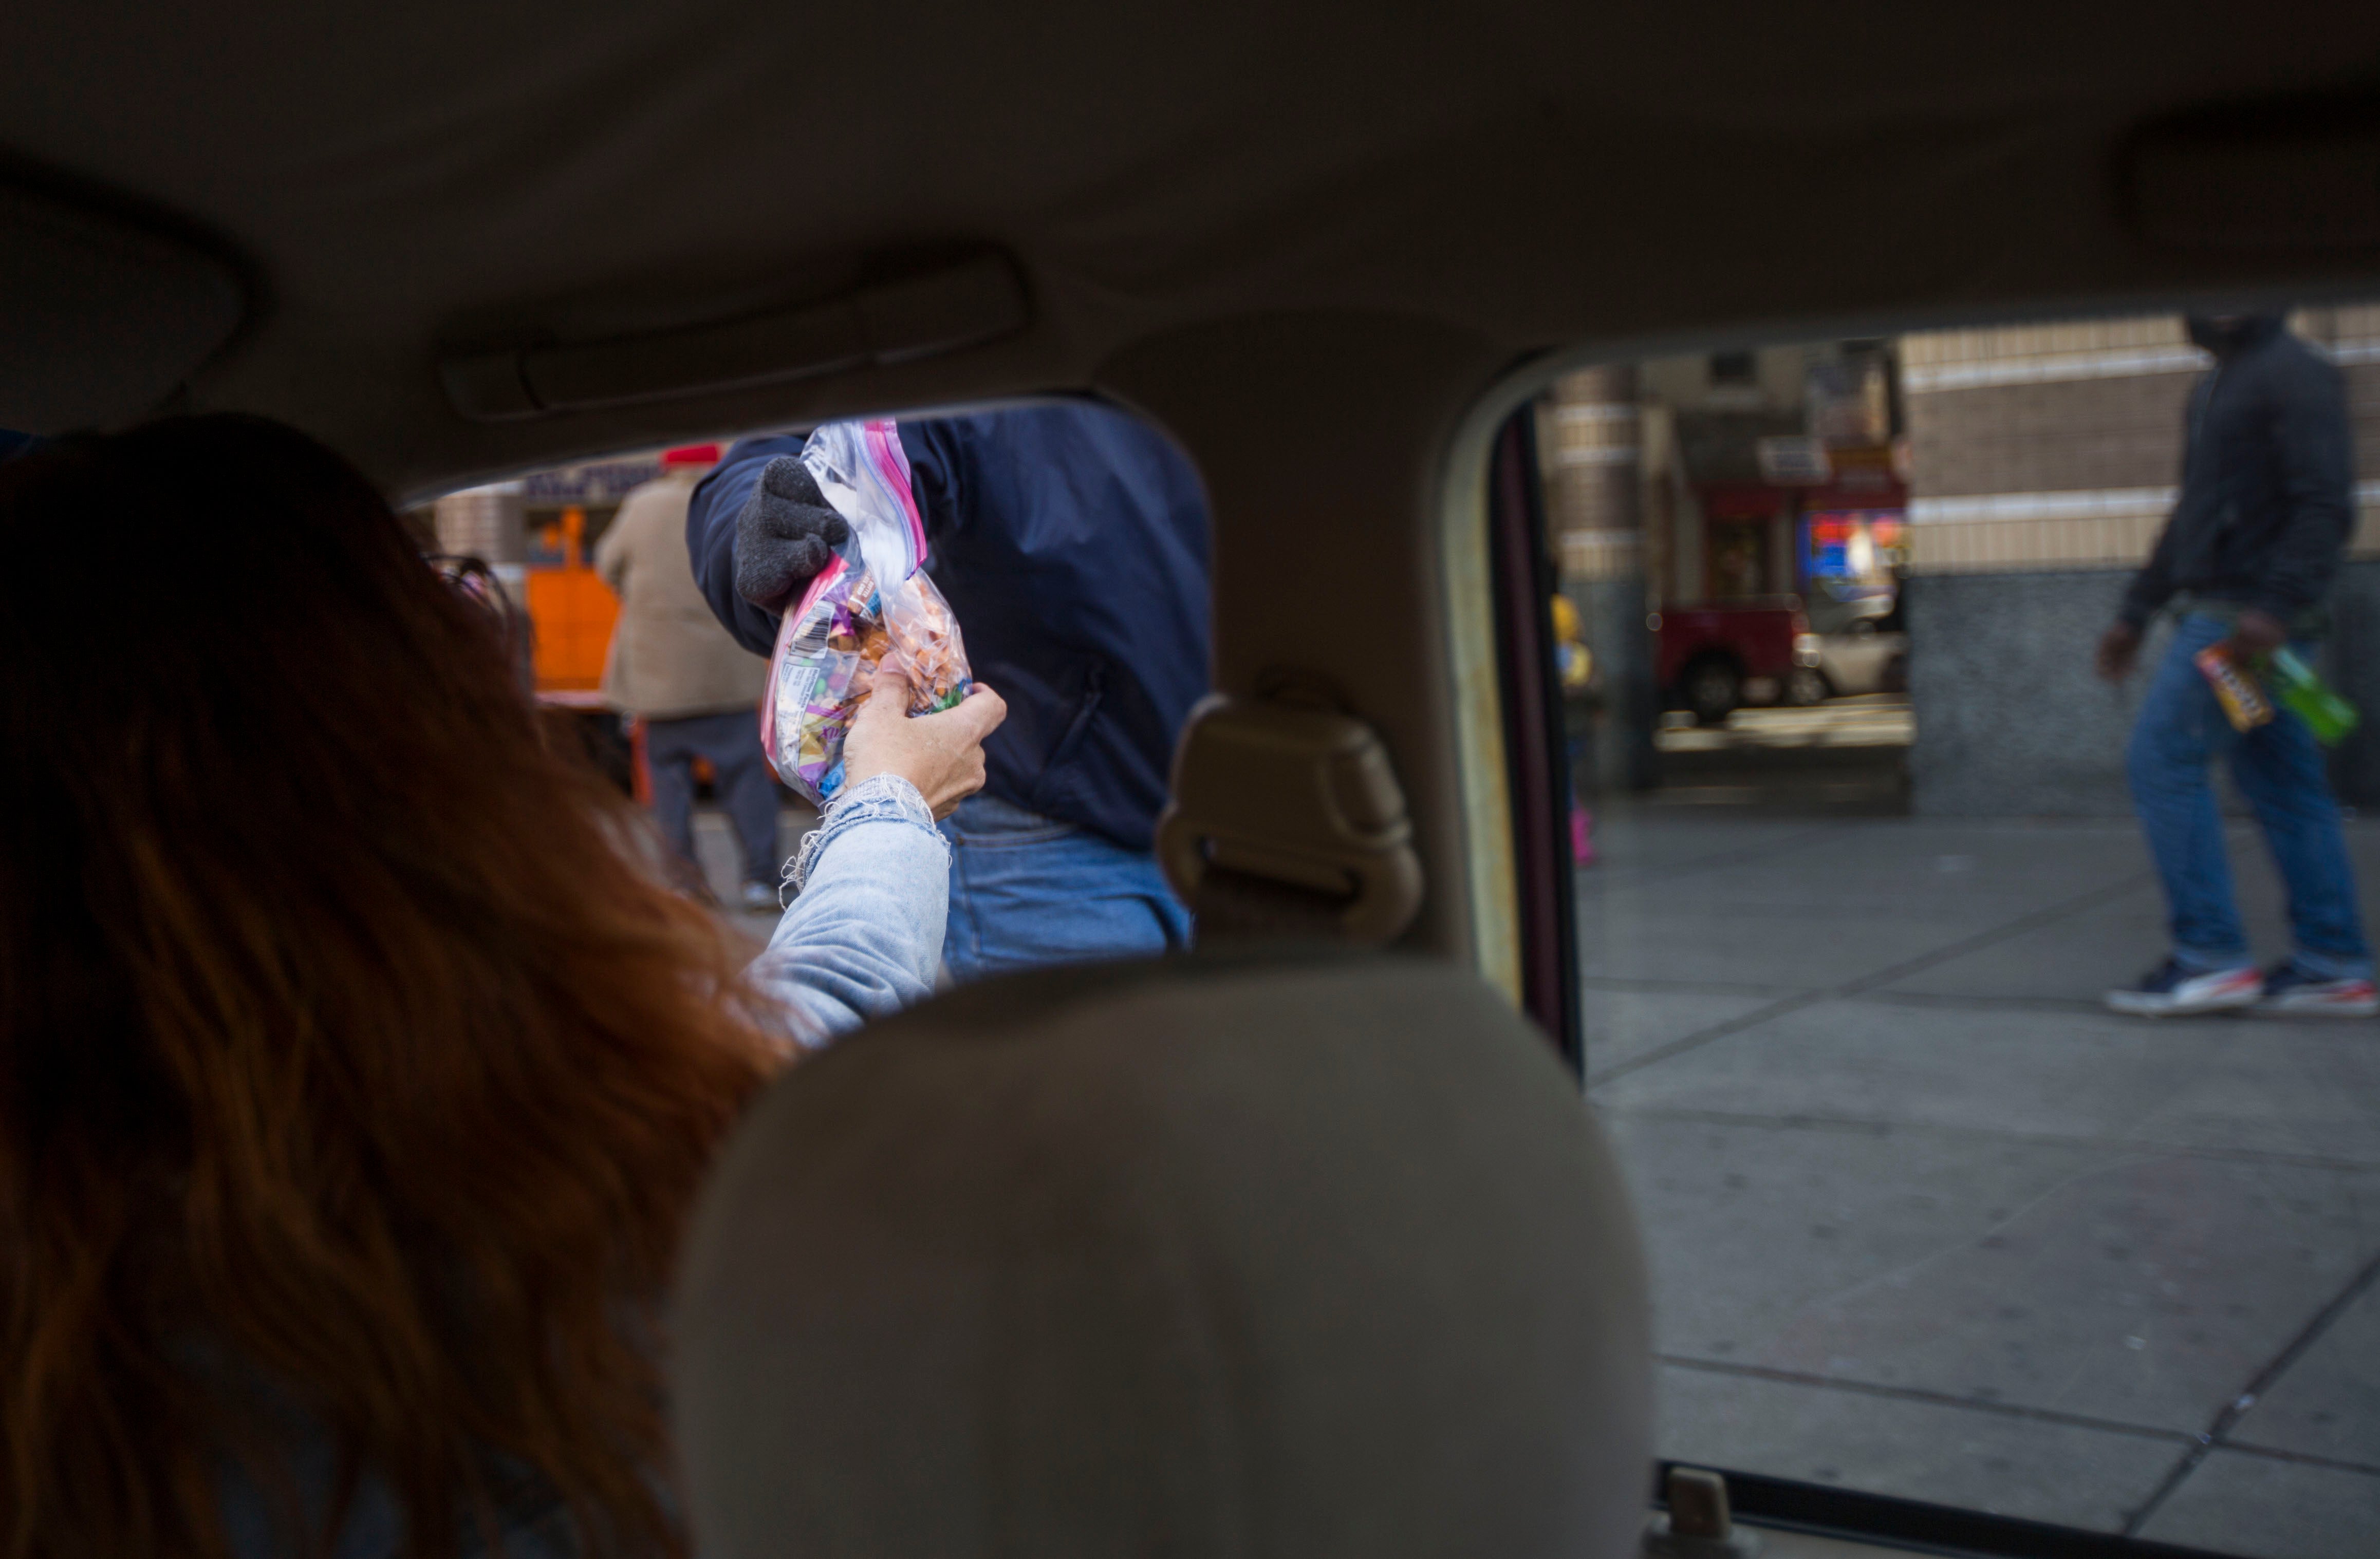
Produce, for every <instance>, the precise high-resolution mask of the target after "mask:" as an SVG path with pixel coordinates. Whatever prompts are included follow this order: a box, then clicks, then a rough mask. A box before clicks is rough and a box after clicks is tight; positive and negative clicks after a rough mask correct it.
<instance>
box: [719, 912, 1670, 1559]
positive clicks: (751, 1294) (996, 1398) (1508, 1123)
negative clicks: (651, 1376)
mask: <svg viewBox="0 0 2380 1559" xmlns="http://www.w3.org/2000/svg"><path fill="white" fill-rule="evenodd" d="M672 1339H673V1354H674V1414H675V1419H676V1425H677V1434H678V1445H679V1449H680V1454H681V1456H682V1458H683V1466H684V1469H685V1475H686V1490H687V1493H688V1496H689V1500H690V1504H691V1510H690V1516H691V1518H692V1521H693V1526H694V1535H695V1541H696V1547H697V1551H698V1553H702V1554H704V1555H706V1559H759V1556H762V1555H767V1556H771V1559H775V1556H781V1555H783V1556H794V1555H798V1556H802V1559H827V1556H830V1555H837V1556H840V1555H851V1556H858V1555H866V1556H868V1559H906V1556H911V1555H915V1556H917V1559H925V1556H928V1555H931V1556H933V1559H965V1556H970V1555H1020V1556H1021V1555H1026V1554H1031V1555H1037V1556H1041V1555H1069V1556H1071V1555H1081V1556H1083V1559H1092V1556H1097V1559H1115V1556H1118V1555H1125V1554H1134V1555H1140V1554H1160V1553H1161V1554H1170V1555H1184V1556H1203V1555H1224V1554H1280V1555H1296V1556H1298V1559H1324V1556H1329V1555H1346V1556H1348V1559H1356V1556H1361V1559H1397V1556H1399V1555H1407V1554H1413V1555H1420V1554H1432V1555H1447V1554H1481V1555H1495V1556H1497V1559H1531V1556H1535V1555H1545V1556H1548V1559H1551V1556H1553V1555H1557V1554H1558V1555H1561V1556H1562V1559H1605V1556H1609V1559H1617V1556H1618V1555H1620V1554H1621V1553H1623V1552H1624V1551H1626V1550H1627V1549H1628V1548H1629V1546H1630V1545H1631V1544H1632V1543H1633V1541H1634V1540H1635V1537H1636V1534H1637V1532H1638V1530H1639V1529H1640V1528H1641V1527H1642V1525H1643V1522H1644V1517H1645V1509H1646V1505H1647V1498H1648V1494H1649V1481H1650V1470H1651V1464H1650V1455H1651V1444H1650V1437H1649V1432H1648V1419H1649V1405H1648V1404H1649V1384H1648V1371H1649V1364H1648V1356H1647V1349H1648V1343H1647V1335H1646V1329H1645V1277H1644V1271H1643V1264H1642V1258H1641V1256H1640V1253H1639V1251H1638V1247H1637V1240H1636V1234H1635V1229H1634V1227H1633V1222H1632V1220H1631V1217H1630V1214H1629V1211H1628V1206H1627V1202H1626V1201H1625V1198H1624V1196H1623V1193H1622V1190H1621V1180H1620V1176H1619V1173H1618V1170H1617V1168H1616V1166H1614V1164H1613V1162H1612V1158H1611V1155H1610V1154H1609V1151H1608V1150H1607V1149H1606V1147H1605V1145H1604V1143H1603V1142H1602V1140H1601V1137H1600V1135H1599V1134H1598V1132H1597V1129H1596V1127H1595V1125H1594V1122H1593V1120H1592V1119H1591V1118H1590V1117H1589V1116H1588V1114H1587V1111H1586V1109H1585V1106H1584V1105H1583V1104H1582V1102H1581V1100H1580V1097H1579V1093H1578V1088H1577V1084H1576V1082H1574V1081H1573V1079H1572V1078H1571V1077H1570V1076H1569V1074H1568V1073H1566V1072H1565V1071H1563V1070H1562V1069H1561V1067H1560V1065H1559V1064H1558V1063H1557V1061H1556V1060H1555V1058H1554V1056H1553V1053H1552V1051H1551V1049H1550V1047H1548V1045H1547V1044H1546V1042H1545V1041H1544V1039H1543V1038H1542V1037H1541V1036H1540V1035H1538V1034H1537V1033H1536V1032H1535V1031H1534V1030H1532V1029H1530V1028H1529V1027H1528V1026H1527V1025H1526V1024H1525V1023H1524V1021H1522V1020H1521V1019H1520V1018H1519V1017H1518V1016H1516V1015H1515V1014H1514V1013H1513V1012H1512V1009H1510V1008H1509V1007H1508V1006H1506V1005H1505V1004H1504V1003H1503V1002H1501V1001H1500V1000H1499V999H1498V998H1497V997H1495V996H1494V995H1493V994H1491V993H1490V992H1489V991H1488V989H1487V988H1486V987H1484V986H1483V985H1480V984H1479V983H1478V982H1477V981H1476V980H1475V979H1474V978H1473V977H1471V976H1469V975H1467V974H1464V973H1459V972H1457V971H1455V970H1453V969H1451V968H1449V967H1445V966H1441V965H1437V964H1431V963H1423V962H1418V961H1395V960H1390V959H1382V958H1354V957H1337V958H1331V959H1329V960H1327V961H1315V960H1313V959H1307V960H1305V961H1283V960H1281V959H1279V958H1277V957H1276V958H1272V959H1255V958H1247V957H1243V958H1240V959H1238V960H1231V961H1206V960H1188V961H1175V962H1171V963H1166V964H1153V965H1139V966H1125V965H1117V966H1109V967H1107V968H1100V969H1091V970H1083V971H1070V972H1065V973H1056V974H1049V975H1034V976H1027V977H1024V978H1021V979H1009V980H1002V981H997V982H993V983H991V984H990V985H980V986H976V987H973V988H970V989H966V990H962V991H959V992H957V993H954V994H953V995H951V996H947V997H942V998H940V999H938V1000H935V1001H933V1002H930V1003H929V1004H927V1005H926V1006H924V1007H921V1008H919V1009H917V1010H915V1011H912V1012H909V1013H907V1014H905V1015H903V1016H902V1017H900V1018H897V1019H894V1020H892V1021H888V1022H885V1023H882V1024H880V1025H878V1026H876V1027H873V1028H869V1029H867V1030H864V1031H862V1032H861V1033H857V1034H856V1035H854V1036H853V1037H852V1038H850V1039H847V1040H845V1041H844V1042H843V1044H842V1045H839V1046H838V1047H836V1048H835V1049H833V1050H831V1051H829V1052H827V1053H826V1054H825V1055H823V1056H821V1057H817V1058H815V1059H812V1060H809V1061H806V1062H804V1063H803V1064H801V1065H800V1066H798V1067H797V1068H795V1070H793V1071H792V1072H791V1073H789V1074H788V1075H787V1076H786V1077H785V1078H784V1079H783V1080H782V1081H781V1082H779V1083H778V1084H777V1085H776V1086H775V1087H774V1088H773V1089H772V1090H771V1092H770V1093H769V1094H767V1095H766V1096H765V1097H763V1098H762V1099H761V1101H760V1102H759V1105H758V1106H756V1107H755V1109H754V1110H753V1112H752V1115H751V1118H749V1119H748V1120H747V1122H746V1123H745V1124H744V1126H743V1127H742V1129H741V1130H740V1131H739V1132H738V1133H737V1135H736V1136H735V1139H734V1141H733V1142H732V1143H731V1144H730V1146H729V1148H728V1150H727V1152H726V1154H725V1156H724V1159H723V1161H722V1165H721V1166H720V1168H719V1171H718V1174H717V1176H716V1178H715V1179H714V1181H713V1183H712V1184H711V1186H710V1189H709V1190H708V1192H707V1193H706V1195H705V1197H704V1199H703V1202H702V1205H701V1207H700V1209H699V1211H698V1215H697V1219H696V1226H695V1228H694V1231H693V1234H692V1236H691V1239H690V1240H689V1244H688V1251H687V1255H686V1261H685V1263H684V1266H683V1269H682V1273H681V1277H680V1284H679V1292H678V1294H677V1297H676V1301H675V1305H674V1316H673V1331H672Z"/></svg>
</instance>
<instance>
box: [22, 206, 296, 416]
mask: <svg viewBox="0 0 2380 1559" xmlns="http://www.w3.org/2000/svg"><path fill="white" fill-rule="evenodd" d="M0 299H5V300H6V301H5V304H0V429H9V430H11V431H14V432H19V433H37V434H42V435H45V436H47V435H55V434H59V433H67V432H72V431H75V430H77V429H85V428H93V427H105V426H109V425H112V424H117V423H122V422H125V421H128V420H131V419H133V418H136V417H140V416H143V415H144V414H147V413H149V412H152V411H154V410H156V409H157V408H159V407H160V406H161V405H163V404H164V403H165V402H166V401H167V400H168V399H169V398H170V397H171V396H172V395H173V393H175V391H176V389H178V388H179V387H180V386H181V385H182V384H183V383H184V382H185V381H188V379H189V377H190V376H191V375H192V374H193V373H194V372H196V371H197V370H198V369H200V367H201V366H202V365H204V364H205V363H206V362H207V361H208V359H210V358H211V357H213V356H214V355H215V354H216V353H217V352H218V351H220V350H221V349H222V348H223V347H224V345H225V344H226V343H228V342H229V341H230V340H231V339H232V337H233V336H234V334H235V333H237V332H238V330H239V328H240V325H241V323H242V321H243V320H246V318H247V317H248V314H249V299H250V291H249V286H248V285H247V284H246V281H245V278H244V277H243V276H242V274H241V272H240V271H239V269H238V268H237V266H235V265H234V264H233V263H232V262H231V261H230V260H227V259H225V257H224V256H223V255H221V254H220V253H218V252H216V251H215V250H214V248H212V246H211V245H209V244H207V243H205V242H203V241H202V240H200V239H197V238H194V237H191V236H187V235H184V234H181V233H178V232H176V231H175V229H174V227H173V225H172V224H169V223H166V222H163V221H153V220H150V219H146V218H143V217H139V216H132V215H127V214H123V213H121V212H120V211H117V210H115V209H112V208H111V207H110V206H109V205H107V204H104V203H102V202H97V201H84V200H81V199H76V198H75V197H73V196H70V195H66V194H60V193H56V192H54V191H52V190H50V189H48V188H44V187H41V186H40V185H38V184H36V183H33V182H30V181H27V182H18V181H14V180H10V179H7V178H6V177H5V176H0Z"/></svg>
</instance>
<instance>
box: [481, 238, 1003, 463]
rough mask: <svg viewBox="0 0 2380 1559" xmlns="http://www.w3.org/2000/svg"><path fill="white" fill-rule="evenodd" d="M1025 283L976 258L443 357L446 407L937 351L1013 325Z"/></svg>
mask: <svg viewBox="0 0 2380 1559" xmlns="http://www.w3.org/2000/svg"><path fill="white" fill-rule="evenodd" d="M1031 319H1032V310H1031V308H1030V306H1029V304H1028V302H1027V300H1026V292H1025V284H1024V281H1023V279H1022V278H1021V277H1020V276H1019V275H1018V273H1017V270H1016V266H1015V264H1014V261H1012V260H1009V259H1008V258H1007V257H1006V256H1005V255H1000V254H980V255H977V257H975V258H974V259H971V260H964V261H962V262H960V263H957V264H954V265H947V266H943V267H941V268H938V269H934V270H929V271H925V272H918V273H914V274H910V275H906V276H904V277H901V278H899V279H897V280H891V281H883V282H879V283H876V284H871V285H868V286H863V287H860V288H858V289H856V291H852V292H847V293H844V294H842V295H840V296H835V297H832V298H828V299H825V300H822V301H815V302H809V303H805V304H802V305H799V306H796V307H794V308H783V309H779V310H775V311H772V312H768V313H762V314H757V315H752V314H747V315H742V316H739V317H737V318H735V319H732V320H719V321H715V322H712V323H710V324H704V325H697V326H693V327H690V328H685V329H678V330H668V331H655V332H647V333H644V334H638V335H627V336H615V337H613V338H611V339H608V340H602V341H593V342H583V343H563V344H531V345H520V346H506V347H500V348H497V349H494V350H475V351H456V352H449V353H447V354H445V355H443V357H442V358H441V360H440V363H439V375H440V378H441V380H442V381H443V383H444V385H445V388H446V398H447V400H448V401H449V402H450V403H452V405H454V407H455V410H456V411H458V412H460V413H462V414H463V416H465V417H469V418H470V419H471V420H473V421H475V422H510V421H516V420H520V419H523V418H527V417H543V416H547V415H550V414H552V413H555V412H573V411H597V410H601V409H604V408H608V407H613V406H630V405H644V404H647V403H650V402H656V401H672V400H680V399H684V398H686V397H689V396H696V395H704V394H712V393H721V392H725V391H731V390H744V389H750V388H753V387H754V386H758V385H765V384H777V383H783V382H787V381H793V380H799V379H814V378H819V377H821V376H824V375H827V374H832V373H842V372H847V371H850V370H852V369H865V368H876V367H884V366H889V365H892V364H895V363H908V362H916V361H918V360H920V359H923V358H927V357H940V356H941V355H942V354H944V353H948V352H956V351H959V350H961V349H962V348H965V347H968V346H975V345H978V344H983V343H985V342H990V341H996V340H999V339H1001V338H1002V337H1004V336H1010V335H1014V334H1015V333H1017V332H1020V331H1022V330H1024V329H1025V327H1026V324H1027V323H1028V322H1029V321H1030V320H1031Z"/></svg>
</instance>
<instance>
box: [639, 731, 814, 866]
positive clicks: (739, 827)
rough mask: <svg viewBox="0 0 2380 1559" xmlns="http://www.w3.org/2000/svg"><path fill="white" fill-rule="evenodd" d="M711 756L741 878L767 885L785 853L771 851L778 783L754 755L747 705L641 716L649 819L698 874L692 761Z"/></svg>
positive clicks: (755, 737) (756, 735)
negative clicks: (666, 716) (739, 849)
mask: <svg viewBox="0 0 2380 1559" xmlns="http://www.w3.org/2000/svg"><path fill="white" fill-rule="evenodd" d="M697 756H701V757H706V758H709V759H710V769H711V772H712V773H713V774H714V775H716V776H717V777H718V786H717V790H718V793H719V800H720V803H721V804H722V805H723V806H725V807H726V809H727V818H728V821H729V822H731V823H733V824H734V825H735V842H736V843H737V844H738V845H739V846H741V847H742V851H743V855H744V880H745V881H747V882H765V883H770V884H771V885H773V884H774V883H775V882H776V880H777V868H778V866H779V865H780V864H782V863H783V860H784V857H783V855H782V854H781V853H779V852H778V850H777V782H776V781H775V780H774V779H771V778H769V760H768V759H767V758H766V757H764V756H762V755H761V753H760V725H759V719H758V718H757V717H756V716H754V714H753V713H752V711H751V710H749V709H729V710H726V711H724V712H723V713H721V714H716V715H687V716H685V717H683V718H680V719H666V720H647V721H646V722H645V770H646V772H647V774H648V775H650V778H651V779H652V787H653V821H654V822H655V823H658V824H659V825H661V830H662V838H663V839H666V840H669V841H670V843H671V845H672V846H673V847H674V848H675V849H676V851H677V852H678V854H679V855H680V856H681V857H682V858H684V860H685V862H686V864H687V865H689V866H692V867H694V869H695V873H696V876H697V877H698V878H699V877H700V875H701V871H702V864H701V862H700V861H699V860H698V859H697V857H696V855H695V852H694V760H695V758H696V757H697Z"/></svg>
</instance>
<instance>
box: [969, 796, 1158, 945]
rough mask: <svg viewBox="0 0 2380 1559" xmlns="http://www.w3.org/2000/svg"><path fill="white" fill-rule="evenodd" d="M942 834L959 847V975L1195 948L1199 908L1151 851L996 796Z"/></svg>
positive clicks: (976, 800)
mask: <svg viewBox="0 0 2380 1559" xmlns="http://www.w3.org/2000/svg"><path fill="white" fill-rule="evenodd" d="M942 833H943V835H944V837H946V838H948V839H949V840H950V841H951V844H952V847H953V848H952V852H951V918H950V925H949V929H948V930H947V931H946V933H945V934H944V936H943V938H942V961H943V962H944V963H946V964H947V965H948V966H949V967H950V972H951V977H952V978H953V979H954V980H958V981H961V982H965V981H968V980H974V979H979V978H981V977H982V976H984V975H986V974H998V973H1004V972H1006V971H1009V970H1015V969H1031V968H1036V967H1038V966H1041V965H1045V964H1054V963H1089V962H1093V961H1098V960H1100V959H1111V958H1155V957H1157V956H1158V955H1160V954H1161V953H1168V952H1175V951H1179V950H1180V949H1184V948H1186V947H1188V946H1189V945H1190V912H1189V911H1188V910H1186V909H1184V908H1183V907H1182V901H1181V900H1179V899H1176V898H1175V897H1174V896H1173V889H1172V888H1171V887H1169V886H1167V884H1166V881H1165V874H1164V873H1163V872H1162V871H1161V870H1160V869H1159V867H1158V864H1157V857H1156V856H1155V855H1153V854H1151V853H1149V852H1146V851H1133V850H1126V849H1125V848H1124V847H1123V846H1122V845H1120V844H1117V843H1115V842H1113V841H1112V840H1108V839H1106V838H1103V837H1102V836H1100V835H1099V834H1095V833H1092V832H1091V831H1090V830H1089V829H1087V828H1076V827H1075V825H1073V824H1071V823H1061V822H1059V821H1058V820H1057V819H1055V818H1052V817H1044V816H1041V815H1040V814H1038V813H1036V812H1027V811H1026V810H1025V809H1024V808H1023V807H1021V806H1012V805H1010V804H1008V803H1006V802H1004V801H998V800H995V799H993V798H992V797H990V796H987V795H974V796H969V797H968V798H967V799H966V800H965V801H964V802H961V803H960V804H959V809H958V810H957V811H956V812H954V813H953V814H952V815H951V816H950V818H949V819H948V820H947V821H945V822H944V823H943V824H942Z"/></svg>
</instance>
